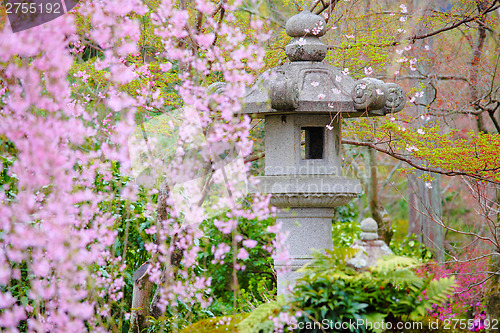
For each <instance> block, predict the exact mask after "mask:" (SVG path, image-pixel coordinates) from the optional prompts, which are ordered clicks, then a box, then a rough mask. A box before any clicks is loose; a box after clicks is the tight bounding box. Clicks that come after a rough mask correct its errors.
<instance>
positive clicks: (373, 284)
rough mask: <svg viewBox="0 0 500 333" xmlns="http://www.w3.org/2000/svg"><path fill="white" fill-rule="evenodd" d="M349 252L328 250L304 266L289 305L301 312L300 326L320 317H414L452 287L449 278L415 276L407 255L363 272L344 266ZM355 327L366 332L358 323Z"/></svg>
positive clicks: (338, 319)
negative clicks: (291, 304)
mask: <svg viewBox="0 0 500 333" xmlns="http://www.w3.org/2000/svg"><path fill="white" fill-rule="evenodd" d="M352 255H353V253H352V252H351V253H350V252H348V250H347V249H340V250H335V251H328V252H327V254H326V255H322V254H320V255H318V256H317V258H316V260H315V261H314V263H313V264H312V265H311V266H310V267H308V268H306V269H305V270H304V275H303V277H301V278H300V279H299V280H298V281H297V286H296V288H295V290H294V296H293V303H294V306H295V307H296V308H298V309H300V310H301V311H302V313H303V316H302V317H301V318H300V319H299V320H300V321H301V322H302V323H303V324H304V326H303V327H308V326H307V324H308V323H309V325H311V324H312V323H314V322H322V320H325V319H326V320H328V321H330V322H346V321H349V320H352V321H356V320H358V319H363V320H365V321H371V322H375V321H377V322H380V321H381V320H384V321H385V322H396V321H409V320H410V321H419V320H422V319H423V318H424V317H425V315H426V313H427V310H429V309H431V308H432V305H433V304H441V303H443V302H445V301H446V296H447V295H449V294H450V293H451V291H452V289H453V286H454V278H453V277H449V278H442V279H439V280H432V277H430V278H421V277H419V276H417V275H416V274H415V273H414V272H413V270H412V268H415V267H416V266H417V265H418V264H419V263H418V261H417V260H415V259H412V258H407V257H398V256H394V257H390V258H387V259H384V260H381V261H379V264H378V265H377V266H375V267H372V268H370V270H368V271H364V272H358V271H355V270H354V269H352V268H350V267H349V266H346V265H345V260H346V259H347V258H349V257H351V256H352ZM309 327H313V326H309ZM355 331H357V332H364V331H366V330H365V328H364V327H363V328H361V327H357V328H356V330H355ZM304 332H305V331H304ZM307 332H320V329H319V328H318V329H312V330H311V329H309V330H307Z"/></svg>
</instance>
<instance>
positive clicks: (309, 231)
mask: <svg viewBox="0 0 500 333" xmlns="http://www.w3.org/2000/svg"><path fill="white" fill-rule="evenodd" d="M333 214H334V209H333V208H294V209H290V210H280V211H279V212H278V216H277V222H278V223H279V222H281V223H283V229H282V230H283V231H284V232H288V233H289V236H288V239H287V242H286V247H287V248H288V251H289V256H290V259H291V262H290V268H291V271H290V272H289V273H288V274H286V275H285V276H284V275H282V274H278V292H279V293H283V292H284V291H285V288H286V284H287V283H292V284H293V282H294V281H295V279H296V278H297V277H298V276H299V274H298V273H297V272H296V271H297V270H298V269H299V268H301V267H302V266H303V265H305V264H307V263H310V262H311V260H312V258H313V252H314V251H323V250H324V249H329V250H332V249H333V241H332V216H333ZM275 268H276V270H277V271H279V270H280V269H282V268H283V262H279V261H277V262H275Z"/></svg>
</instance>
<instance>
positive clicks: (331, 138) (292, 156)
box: [264, 114, 341, 176]
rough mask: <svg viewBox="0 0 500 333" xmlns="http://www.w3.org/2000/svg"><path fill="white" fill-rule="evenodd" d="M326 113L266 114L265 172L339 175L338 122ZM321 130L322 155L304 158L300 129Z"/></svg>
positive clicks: (267, 173)
mask: <svg viewBox="0 0 500 333" xmlns="http://www.w3.org/2000/svg"><path fill="white" fill-rule="evenodd" d="M330 123H331V118H330V116H326V115H299V114H294V115H281V116H267V117H266V118H265V138H264V140H265V152H266V166H265V175H269V176H273V175H340V174H341V173H340V171H341V170H340V162H341V159H340V124H339V122H337V121H334V122H333V123H331V126H332V129H331V130H327V129H326V125H328V124H330ZM304 127H318V128H321V129H322V130H323V131H324V144H323V158H322V159H305V158H304V156H302V154H303V150H304V152H305V148H304V147H303V146H302V144H301V129H302V128H304Z"/></svg>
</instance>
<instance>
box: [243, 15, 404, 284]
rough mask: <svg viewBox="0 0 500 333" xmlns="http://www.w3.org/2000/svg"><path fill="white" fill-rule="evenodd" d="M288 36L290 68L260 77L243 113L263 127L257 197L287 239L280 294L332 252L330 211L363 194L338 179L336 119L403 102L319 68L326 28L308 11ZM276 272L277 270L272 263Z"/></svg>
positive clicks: (394, 89) (391, 92)
mask: <svg viewBox="0 0 500 333" xmlns="http://www.w3.org/2000/svg"><path fill="white" fill-rule="evenodd" d="M286 32H287V34H288V35H289V36H290V37H292V40H291V41H290V43H289V44H288V45H287V46H286V54H287V56H288V58H289V60H290V62H289V63H287V64H285V65H282V66H278V67H275V68H273V69H271V70H269V71H267V72H265V73H263V74H262V75H261V76H260V77H259V78H258V80H257V82H256V83H255V85H254V86H253V87H251V88H250V89H249V90H248V91H247V95H246V97H245V106H244V108H243V113H246V114H251V115H253V116H254V117H256V118H264V121H265V175H264V176H262V177H260V183H259V188H258V191H260V192H263V193H270V194H272V197H271V204H272V205H274V206H276V207H277V208H278V216H277V220H278V222H282V223H283V226H284V229H285V230H286V231H288V232H289V236H288V240H287V246H288V247H289V254H290V257H291V259H292V261H291V268H292V270H291V272H290V273H287V274H278V286H279V293H283V292H284V290H283V286H284V285H285V284H286V282H293V281H294V280H295V278H296V274H297V273H296V272H295V271H296V270H297V269H298V268H300V267H302V266H303V265H304V264H306V263H309V262H310V261H311V260H312V251H313V250H323V249H333V241H332V217H333V214H334V207H336V206H340V205H344V204H346V203H347V202H349V201H350V200H351V199H352V198H354V197H356V196H357V195H358V194H359V193H360V192H361V186H360V183H359V181H358V180H356V179H349V178H345V177H342V175H341V157H340V150H341V141H340V139H341V137H340V126H341V122H342V118H349V117H361V116H383V115H385V114H388V113H391V112H398V111H400V110H401V109H402V108H403V107H404V105H405V102H406V101H405V94H404V92H403V90H402V89H401V87H399V86H398V85H396V84H394V83H384V82H383V81H380V80H377V79H372V78H364V79H361V80H359V81H354V80H353V79H352V78H351V77H349V76H348V75H346V73H343V72H342V71H341V70H339V69H337V68H335V67H332V66H330V65H327V64H325V63H323V62H322V60H323V59H324V58H325V56H326V52H327V47H326V45H325V44H323V43H322V42H321V41H320V39H319V37H321V36H323V35H324V34H325V32H326V22H325V20H324V19H323V18H322V17H320V16H318V15H315V14H312V13H310V12H309V11H303V12H302V13H300V14H297V15H295V16H293V17H291V18H290V19H289V20H288V22H287V23H286ZM275 264H276V266H277V267H279V266H280V265H283V263H280V262H276V263H275Z"/></svg>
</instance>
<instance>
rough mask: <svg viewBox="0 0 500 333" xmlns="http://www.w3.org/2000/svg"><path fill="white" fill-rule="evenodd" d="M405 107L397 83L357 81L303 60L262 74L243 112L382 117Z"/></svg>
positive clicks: (330, 67) (324, 65) (318, 63)
mask: <svg viewBox="0 0 500 333" xmlns="http://www.w3.org/2000/svg"><path fill="white" fill-rule="evenodd" d="M405 105H406V95H405V94H404V92H403V90H402V89H401V87H400V86H398V85H397V84H395V83H384V82H383V81H380V80H377V79H373V78H364V79H361V80H359V81H354V79H353V78H351V77H350V76H348V75H344V74H343V73H342V71H341V70H340V69H338V68H335V67H332V66H329V65H327V64H323V63H320V62H312V61H301V62H291V63H288V64H285V65H282V66H278V67H275V68H273V69H271V70H268V71H266V72H265V73H263V74H262V75H261V76H260V77H259V79H258V80H257V82H256V83H255V85H254V86H252V87H251V88H249V90H248V91H247V94H246V97H245V106H244V107H243V110H242V112H243V113H247V114H252V115H254V116H255V117H258V118H263V117H264V116H265V115H267V114H287V113H312V114H314V113H319V114H328V115H335V114H336V113H340V114H341V116H342V117H343V118H352V117H366V116H383V115H385V114H388V113H391V112H399V111H401V110H402V109H403V107H404V106H405Z"/></svg>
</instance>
